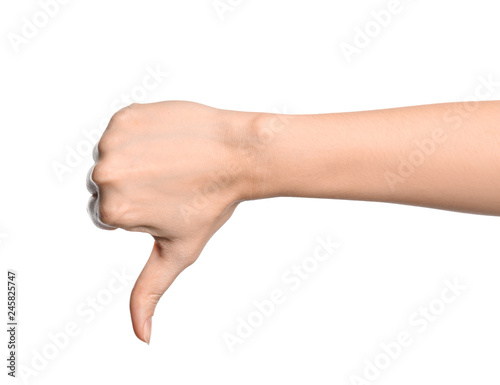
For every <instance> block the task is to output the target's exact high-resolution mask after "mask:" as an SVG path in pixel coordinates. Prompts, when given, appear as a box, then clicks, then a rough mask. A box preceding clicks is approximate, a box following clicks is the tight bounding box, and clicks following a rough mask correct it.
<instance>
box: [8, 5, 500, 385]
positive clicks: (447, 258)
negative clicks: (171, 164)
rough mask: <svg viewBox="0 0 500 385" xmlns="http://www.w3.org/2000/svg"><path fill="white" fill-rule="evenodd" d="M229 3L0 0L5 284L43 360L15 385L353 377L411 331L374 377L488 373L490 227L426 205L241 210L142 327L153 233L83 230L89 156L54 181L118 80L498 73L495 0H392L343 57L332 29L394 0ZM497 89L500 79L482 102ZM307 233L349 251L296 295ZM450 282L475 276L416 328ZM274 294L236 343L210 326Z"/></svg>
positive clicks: (427, 93)
mask: <svg viewBox="0 0 500 385" xmlns="http://www.w3.org/2000/svg"><path fill="white" fill-rule="evenodd" d="M233 4H234V5H233V6H231V8H232V10H231V11H228V12H226V13H225V14H224V15H223V18H222V19H221V18H220V17H219V15H218V13H217V11H216V10H215V9H214V7H213V4H212V1H211V0H203V1H201V0H197V1H180V0H178V1H163V2H160V1H152V0H142V1H124V0H119V1H118V0H109V1H104V2H103V1H96V0H87V1H70V2H68V3H67V4H64V5H60V6H59V9H58V10H56V11H55V12H53V13H54V15H53V16H50V17H48V18H47V20H44V17H43V15H39V14H37V12H39V11H40V10H41V6H40V4H39V3H38V2H37V1H34V0H29V1H22V2H21V1H17V2H6V1H4V2H2V5H1V7H0V21H1V27H2V31H3V34H4V38H3V39H2V44H1V47H0V50H1V60H0V69H1V71H0V80H1V98H2V100H1V106H2V107H1V114H0V127H1V130H2V131H1V132H2V135H1V140H0V156H1V165H2V166H1V167H2V168H1V170H2V171H1V175H2V181H3V182H2V188H1V196H2V199H1V200H0V233H1V234H2V235H1V238H0V240H1V241H2V243H1V244H0V256H1V259H0V272H1V277H0V281H1V285H0V286H1V287H3V288H5V287H6V275H7V269H8V268H12V269H15V270H17V272H18V285H19V303H18V307H19V321H20V329H19V334H18V338H19V342H20V345H19V349H18V354H19V358H20V364H22V365H24V366H25V367H28V368H29V367H31V368H32V369H33V359H34V358H35V357H37V354H45V353H47V352H49V355H51V357H50V358H47V357H46V358H45V364H41V365H42V366H44V367H43V368H42V369H41V370H38V371H37V373H38V374H37V375H36V376H35V375H32V376H31V377H29V378H28V380H27V381H24V382H23V381H22V380H21V379H20V378H18V379H17V380H16V382H17V383H33V384H51V385H54V384H55V385H58V384H68V383H71V384H88V383H97V384H106V383H115V384H136V383H148V384H164V383H169V384H194V383H218V384H254V383H263V384H273V383H279V384H303V383H305V382H306V381H307V382H308V383H314V384H351V383H352V382H351V381H350V380H349V377H350V376H351V375H353V374H356V375H359V376H362V375H363V370H364V368H365V365H366V362H364V360H365V359H367V360H370V361H372V362H373V360H374V358H375V357H376V356H377V355H378V354H380V353H381V352H383V350H382V349H381V347H380V344H381V343H384V342H389V341H393V340H395V339H396V338H397V335H398V333H399V332H400V331H401V330H407V331H409V332H411V333H412V335H413V338H414V343H413V344H412V345H410V346H409V347H407V348H404V349H403V351H402V353H401V354H400V355H399V357H397V358H396V359H393V360H392V361H391V362H390V365H389V367H388V368H386V369H385V370H382V371H381V372H380V374H379V376H378V378H377V380H376V381H377V383H383V384H401V383H405V384H408V385H409V384H422V383H455V384H470V383H482V382H487V383H498V382H499V381H500V374H499V372H498V362H499V361H500V350H499V349H498V346H499V343H500V329H499V327H498V325H500V311H499V293H500V280H499V279H498V271H499V268H500V262H499V258H500V244H499V242H498V231H499V230H500V219H498V218H494V217H486V216H476V215H468V214H460V213H452V212H444V211H439V210H433V209H423V208H416V207H405V206H399V205H389V204H378V203H365V202H347V201H333V200H332V201H327V200H307V199H273V200H266V201H256V202H251V203H244V204H241V205H240V206H239V208H238V209H237V211H236V212H235V214H234V215H233V217H232V219H231V220H230V221H229V222H228V223H227V224H226V225H225V226H224V227H223V228H222V229H221V230H220V231H219V232H218V233H217V234H216V235H215V236H214V238H213V239H212V240H211V242H210V243H209V244H208V245H207V247H206V249H205V250H204V252H203V254H202V255H201V257H200V259H199V260H198V261H197V262H196V263H195V264H194V265H193V266H191V267H190V268H189V269H188V270H186V271H185V272H184V273H183V274H181V276H180V277H179V278H178V279H177V281H176V282H175V283H174V285H173V286H172V287H171V288H170V290H169V291H168V292H167V293H166V294H165V296H164V297H163V299H162V301H161V302H160V305H159V306H158V308H157V311H156V314H155V317H154V322H153V334H152V340H151V345H150V346H147V345H145V344H144V343H142V342H140V341H139V340H138V339H137V338H136V337H135V336H134V334H133V331H132V327H131V322H130V316H129V309H128V300H129V294H130V291H131V289H132V286H133V281H134V280H135V277H136V276H137V275H138V274H139V272H140V270H141V269H142V266H143V265H144V263H145V261H146V259H147V257H148V256H149V253H150V251H151V247H152V239H151V238H150V237H149V236H148V235H145V234H136V233H134V234H128V233H126V232H124V231H121V230H119V231H115V232H106V231H102V230H99V229H97V228H95V227H94V226H93V224H92V223H91V221H90V219H89V218H88V216H87V213H86V203H87V199H88V195H89V194H88V193H87V190H86V188H85V176H86V172H87V170H88V168H89V167H90V166H91V163H92V161H91V156H90V155H85V156H84V157H82V159H78V158H77V159H76V161H75V162H74V166H72V167H70V170H69V171H67V172H66V173H64V175H62V177H61V178H58V177H57V175H56V172H55V171H54V165H56V164H65V162H66V157H67V155H68V151H71V149H72V150H75V149H76V148H77V147H78V146H80V147H78V148H80V149H82V148H84V147H85V146H84V144H82V143H84V142H85V141H86V139H85V135H84V131H85V130H96V129H99V125H100V122H101V121H103V120H104V121H106V120H107V119H109V117H110V116H111V115H112V113H113V112H114V110H116V108H117V107H119V106H118V105H117V104H116V103H115V102H116V100H117V98H120V95H121V94H124V95H127V94H128V95H130V94H131V93H135V94H136V96H137V95H138V96H139V97H138V98H136V101H139V102H152V101H160V100H171V99H182V100H191V101H196V102H200V103H204V104H208V105H211V106H215V107H220V108H227V109H238V110H248V111H269V112H272V111H275V112H287V113H296V114H297V113H322V112H338V111H354V110H366V109H377V108H388V107H396V106H406V105H415V104H428V103H438V102H449V101H462V100H464V99H470V98H472V97H473V95H474V91H475V88H476V86H477V85H478V84H480V80H479V79H480V78H481V77H482V78H488V77H492V78H493V79H495V80H496V81H499V80H500V69H499V68H500V49H499V46H500V45H499V38H500V23H498V11H499V9H498V7H497V4H496V2H493V1H491V0H490V1H486V0H475V1H474V2H472V1H461V0H460V1H457V0H443V1H440V2H435V1H434V2H433V1H430V0H418V1H417V0H414V1H407V0H406V1H403V0H402V1H401V4H400V6H399V8H400V10H401V12H400V13H398V14H395V15H393V16H392V18H391V20H390V22H389V23H388V25H387V26H384V27H381V28H380V31H379V33H378V34H374V37H373V38H371V41H370V42H369V43H368V44H367V46H366V47H365V48H363V49H361V52H360V53H357V54H354V55H352V57H351V59H352V60H351V62H348V61H347V60H346V57H345V56H344V55H343V53H342V50H341V49H340V45H341V43H342V42H346V43H349V44H353V41H354V38H355V36H356V28H360V29H364V28H365V27H366V26H367V23H369V22H370V20H372V19H373V18H374V16H373V14H371V12H372V11H373V10H375V11H380V10H384V9H387V8H388V4H389V1H359V0H358V1H348V0H343V1H326V0H325V1H319V0H308V1H295V0H293V1H291V0H279V1H276V0H275V1H264V0H252V1H250V0H244V1H241V2H239V3H238V2H236V1H233ZM37 15H38V16H37ZM34 17H38V18H39V20H38V21H37V22H38V23H39V24H40V23H42V24H43V23H44V22H46V23H45V24H46V25H45V26H42V27H40V28H39V30H38V33H37V34H36V36H34V37H32V38H29V39H27V40H26V41H25V43H22V44H21V45H20V46H19V47H18V48H19V49H18V51H19V52H16V49H15V47H14V45H13V44H11V42H10V40H9V36H10V38H12V35H9V34H18V35H21V33H22V28H23V25H25V22H26V21H25V19H24V18H27V19H28V20H33V18H34ZM157 66H159V67H161V69H162V70H163V71H165V72H168V76H165V77H164V78H162V81H161V82H159V83H158V84H157V86H156V87H155V88H154V89H153V90H150V91H147V92H146V93H145V94H141V92H140V89H139V88H137V87H138V86H141V83H142V81H143V79H144V77H145V76H146V75H147V73H148V72H147V71H148V68H150V69H151V68H156V67H157ZM499 97H500V88H499V87H498V86H497V87H496V89H495V93H493V94H492V95H490V97H489V98H490V99H498V98H499ZM82 146H83V147H82ZM499 177H500V176H499ZM317 236H323V237H327V236H330V237H331V238H332V239H335V240H336V241H337V242H338V243H339V244H340V248H339V249H338V251H337V252H336V253H335V255H334V256H333V257H331V258H330V259H328V260H327V261H325V262H322V263H321V264H320V265H319V267H318V269H317V270H316V271H315V272H314V273H313V274H311V276H310V278H309V279H308V280H305V281H304V282H303V283H302V285H301V287H300V288H299V290H297V291H295V292H291V291H290V290H289V287H288V286H287V285H286V284H285V283H284V282H283V281H282V278H281V276H282V274H283V273H284V272H286V271H287V270H288V269H290V267H291V266H292V265H293V264H300V263H301V262H302V261H303V260H304V259H305V258H307V257H310V256H311V255H312V254H313V251H314V249H315V247H316V246H317V242H316V240H315V239H316V237H317ZM122 269H125V271H126V274H127V275H128V276H131V277H133V278H134V279H133V280H129V281H127V282H128V283H127V284H126V285H125V286H124V287H123V290H122V291H121V292H120V293H118V294H115V295H113V298H112V299H111V300H110V302H109V304H107V305H105V306H103V310H102V311H101V312H96V314H95V318H94V319H93V320H91V321H90V322H88V321H89V318H90V316H82V315H81V314H80V313H79V311H78V309H80V310H81V309H82V306H83V307H84V309H87V310H88V309H89V308H88V307H85V306H86V305H85V303H86V302H85V301H86V299H87V298H88V297H95V296H96V295H99V293H100V295H101V296H104V294H103V292H102V291H103V290H107V289H106V288H107V286H108V284H109V283H110V281H111V280H112V278H113V273H112V272H113V270H114V271H118V272H121V271H122ZM455 278H458V279H459V280H460V282H462V283H464V284H465V285H466V286H467V289H465V290H464V291H463V292H462V293H461V294H460V296H459V297H458V299H457V300H456V301H455V302H454V303H452V304H449V305H446V308H445V309H444V311H443V313H442V314H440V315H439V316H438V317H437V319H436V321H435V322H433V323H432V325H431V326H430V327H429V328H428V329H427V330H426V331H425V332H423V333H419V332H418V331H417V330H416V328H415V327H414V326H411V324H410V323H409V319H410V317H411V315H412V313H414V312H415V311H418V309H419V306H421V305H425V306H426V305H427V304H428V303H429V301H432V300H433V299H436V298H439V296H440V292H441V290H442V288H444V287H445V280H446V279H450V280H453V279H455ZM275 288H279V289H282V290H283V291H284V292H285V293H286V294H287V300H286V301H285V303H284V304H282V305H279V306H277V307H276V309H275V311H274V313H273V315H272V316H270V317H269V318H267V319H266V320H265V321H264V322H263V324H262V325H261V326H260V327H258V328H256V329H255V331H254V333H253V334H252V335H251V336H250V337H249V338H248V339H246V340H245V341H244V342H243V343H242V344H240V345H238V346H236V348H235V350H234V352H233V353H230V352H229V350H228V348H227V346H226V344H225V343H224V340H223V337H222V335H223V333H225V332H229V333H235V329H236V326H237V324H238V317H243V318H246V317H248V315H249V314H250V313H251V312H252V311H254V310H255V307H254V304H253V301H254V300H258V301H260V300H263V299H264V298H269V296H270V293H271V292H272V290H273V289H275ZM4 290H5V289H4ZM5 296H6V294H1V297H2V298H4V299H5ZM102 298H105V297H102ZM4 299H3V300H2V301H1V304H2V305H1V308H2V309H1V312H2V316H1V317H0V318H1V319H2V320H4V319H5V315H4V313H6V304H5V300H4ZM87 314H88V313H87ZM2 322H4V321H2ZM71 323H74V324H76V325H77V326H78V328H79V331H80V334H79V335H78V336H76V337H71V338H69V340H68V341H65V343H64V344H63V345H62V346H63V347H62V348H60V349H57V351H55V353H54V350H53V346H51V344H52V342H51V340H50V335H51V333H52V335H56V334H58V333H61V332H63V331H64V329H65V327H66V326H67V325H68V324H71ZM1 329H2V330H3V329H4V326H2V327H1ZM6 337H7V336H6V333H5V332H3V333H2V336H1V338H0V341H1V344H0V346H1V350H2V352H1V356H0V357H5V355H6V354H7V349H6ZM62 340H63V341H64V338H63V339H62ZM51 348H52V350H51ZM43 352H45V353H43ZM2 362H4V360H3V359H2ZM39 364H40V362H39ZM2 367H3V369H1V370H0V371H1V376H0V378H1V380H0V382H1V383H4V380H5V379H6V378H7V376H6V368H4V365H3V364H2ZM18 369H19V368H18ZM18 374H19V373H18ZM13 382H15V381H13Z"/></svg>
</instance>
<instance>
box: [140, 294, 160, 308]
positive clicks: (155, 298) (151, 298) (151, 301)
mask: <svg viewBox="0 0 500 385" xmlns="http://www.w3.org/2000/svg"><path fill="white" fill-rule="evenodd" d="M161 296H162V294H161V293H155V292H153V293H148V294H146V295H145V296H143V297H142V302H143V304H144V305H153V306H156V305H157V304H158V302H160V298H161Z"/></svg>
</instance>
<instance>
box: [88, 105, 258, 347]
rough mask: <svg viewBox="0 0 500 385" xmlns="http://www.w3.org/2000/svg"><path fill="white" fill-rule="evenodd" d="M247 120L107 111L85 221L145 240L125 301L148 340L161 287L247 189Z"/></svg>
mask: <svg viewBox="0 0 500 385" xmlns="http://www.w3.org/2000/svg"><path fill="white" fill-rule="evenodd" d="M255 117H256V115H254V114H251V113H244V112H230V111H224V110H218V109H214V108H211V107H207V106H204V105H200V104H196V103H190V102H161V103H153V104H133V105H131V106H129V107H126V108H124V109H122V110H120V111H119V112H117V113H116V114H115V115H114V116H113V117H112V119H111V121H110V123H109V125H108V127H107V129H106V130H105V132H104V134H103V135H102V138H101V139H100V141H99V143H98V145H97V147H96V150H95V151H94V160H95V162H96V163H95V165H94V166H93V167H92V169H91V170H90V172H89V175H88V178H87V185H88V188H89V190H90V192H91V194H92V197H91V198H90V201H89V206H88V210H89V213H90V215H91V218H92V220H93V221H94V223H95V224H96V225H97V226H98V227H101V228H104V229H115V228H122V229H125V230H129V231H141V232H146V233H149V234H151V235H152V236H153V238H154V246H153V250H152V252H151V256H150V257H149V260H148V262H147V264H146V266H145V267H144V270H143V271H142V273H141V275H140V276H139V278H138V280H137V283H136V284H135V287H134V289H133V292H132V297H131V301H130V308H131V313H132V322H133V326H134V331H135V334H136V335H137V337H138V338H140V339H142V340H143V341H145V342H147V343H149V339H150V335H151V317H152V316H153V313H154V309H155V307H156V304H157V303H158V300H159V299H160V297H161V296H162V294H163V293H164V292H165V290H167V288H168V287H169V286H170V284H171V283H172V282H173V281H174V279H175V278H176V277H177V275H179V273H180V272H181V271H182V270H184V269H185V268H186V267H187V266H189V265H190V264H192V263H193V262H194V261H195V260H196V259H197V258H198V256H199V254H200V252H201V251H202V249H203V247H204V246H205V244H206V243H207V241H208V240H209V239H210V237H211V236H212V235H213V234H214V233H215V232H216V231H217V230H218V229H219V228H220V227H221V226H222V225H223V224H224V223H225V222H226V221H227V220H228V219H229V217H230V216H231V214H232V213H233V211H234V210H235V208H236V206H237V204H238V202H240V201H242V200H244V199H251V198H252V195H253V194H254V181H255V178H256V177H255V170H256V169H257V168H255V165H256V163H255V161H256V151H255V150H256V148H255V146H254V145H253V143H252V140H251V139H249V138H250V137H251V135H249V133H250V132H251V131H252V129H253V126H254V125H253V122H254V120H255Z"/></svg>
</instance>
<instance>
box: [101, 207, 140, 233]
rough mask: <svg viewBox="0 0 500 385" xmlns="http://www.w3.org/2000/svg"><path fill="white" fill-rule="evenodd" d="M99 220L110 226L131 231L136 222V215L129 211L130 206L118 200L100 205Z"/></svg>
mask: <svg viewBox="0 0 500 385" xmlns="http://www.w3.org/2000/svg"><path fill="white" fill-rule="evenodd" d="M99 220H100V221H101V222H102V223H104V224H106V225H108V226H113V227H120V228H122V229H129V228H131V227H133V226H134V224H135V222H136V218H135V215H134V214H133V213H132V212H131V211H130V210H129V205H128V204H127V203H126V202H123V201H122V202H120V201H117V200H112V201H109V200H107V201H105V202H104V203H102V204H100V205H99Z"/></svg>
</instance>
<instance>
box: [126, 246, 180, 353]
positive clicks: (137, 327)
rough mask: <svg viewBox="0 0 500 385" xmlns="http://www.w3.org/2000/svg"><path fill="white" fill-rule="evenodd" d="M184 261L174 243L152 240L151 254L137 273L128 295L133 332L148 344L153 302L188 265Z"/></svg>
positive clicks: (154, 304)
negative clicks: (129, 296) (130, 292)
mask: <svg viewBox="0 0 500 385" xmlns="http://www.w3.org/2000/svg"><path fill="white" fill-rule="evenodd" d="M186 260H187V258H186V255H184V253H183V250H182V248H179V247H177V246H176V244H174V243H173V242H166V241H160V240H158V239H156V240H155V244H154V246H153V251H152V252H151V256H150V257H149V259H148V261H147V263H146V266H144V269H143V270H142V272H141V274H140V275H139V278H138V279H137V282H136V283H135V286H134V289H133V290H132V295H131V298H130V312H131V315H132V324H133V327H134V332H135V335H136V336H137V338H139V339H140V340H142V341H144V342H146V343H147V344H149V341H150V338H151V321H152V320H151V318H152V316H153V314H154V311H155V308H156V304H157V303H158V301H159V300H160V298H161V296H162V295H163V293H165V291H166V290H167V289H168V288H169V286H170V285H171V284H172V282H173V281H174V280H175V278H177V276H178V275H179V274H180V273H181V272H182V270H184V269H185V268H186V267H187V266H188V265H189V264H190V263H186V262H185V261H186Z"/></svg>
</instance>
